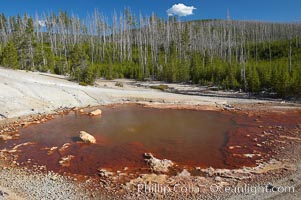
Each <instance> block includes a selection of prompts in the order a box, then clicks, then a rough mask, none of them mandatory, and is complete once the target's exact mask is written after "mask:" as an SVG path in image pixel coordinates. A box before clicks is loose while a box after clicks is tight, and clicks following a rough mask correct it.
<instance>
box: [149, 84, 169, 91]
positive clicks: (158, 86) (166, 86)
mask: <svg viewBox="0 0 301 200" xmlns="http://www.w3.org/2000/svg"><path fill="white" fill-rule="evenodd" d="M150 88H152V89H156V90H161V91H164V90H167V89H168V88H169V87H168V85H162V84H160V85H152V86H150Z"/></svg>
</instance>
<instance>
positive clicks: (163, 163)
mask: <svg viewBox="0 0 301 200" xmlns="http://www.w3.org/2000/svg"><path fill="white" fill-rule="evenodd" d="M144 158H145V161H146V162H147V164H148V165H150V167H151V169H152V170H153V171H154V172H168V171H169V169H168V168H169V167H172V166H173V165H174V163H173V162H172V161H171V160H167V159H163V160H160V159H158V158H155V157H154V156H153V154H151V153H144Z"/></svg>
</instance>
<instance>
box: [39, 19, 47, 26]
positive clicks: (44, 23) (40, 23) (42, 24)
mask: <svg viewBox="0 0 301 200" xmlns="http://www.w3.org/2000/svg"><path fill="white" fill-rule="evenodd" d="M38 24H39V26H41V27H46V21H45V20H39V21H38Z"/></svg>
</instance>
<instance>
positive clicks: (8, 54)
mask: <svg viewBox="0 0 301 200" xmlns="http://www.w3.org/2000/svg"><path fill="white" fill-rule="evenodd" d="M2 65H3V66H5V67H8V68H12V69H18V68H19V63H18V54H17V51H16V49H15V47H14V44H13V43H12V42H11V41H9V42H8V43H7V45H6V46H5V48H4V50H3V53H2Z"/></svg>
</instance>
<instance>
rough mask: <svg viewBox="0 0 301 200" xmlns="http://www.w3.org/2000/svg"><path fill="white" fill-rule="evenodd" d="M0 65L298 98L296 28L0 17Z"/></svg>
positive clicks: (86, 79) (300, 71) (300, 42)
mask: <svg viewBox="0 0 301 200" xmlns="http://www.w3.org/2000/svg"><path fill="white" fill-rule="evenodd" d="M0 55H1V56H0V63H1V65H3V66H5V67H8V68H13V69H22V70H32V71H42V72H51V73H56V74H64V75H68V76H69V77H70V79H72V80H74V81H78V82H79V83H81V84H93V82H94V80H95V78H97V77H105V78H107V79H113V78H134V79H138V80H145V79H152V80H163V81H166V82H190V83H195V84H201V85H210V86H217V87H219V88H221V89H234V90H239V89H240V90H243V91H246V92H252V93H259V92H267V93H275V94H276V95H277V96H280V97H290V96H301V23H300V22H294V23H267V22H257V21H234V20H230V19H228V20H196V21H181V19H180V18H176V17H169V18H168V19H163V18H159V17H157V16H156V15H155V14H152V15H151V16H143V15H142V14H139V15H135V14H134V13H132V12H131V11H130V9H125V10H124V12H122V13H120V14H117V13H116V12H114V13H113V14H112V16H110V17H108V16H105V15H103V14H102V13H101V12H99V11H98V10H95V11H94V12H93V13H90V14H88V15H87V17H86V18H85V19H82V18H79V17H77V16H75V15H70V14H68V13H67V12H59V13H58V14H56V13H48V14H46V13H44V14H41V15H39V14H36V15H35V16H28V15H26V14H25V15H23V16H20V15H18V16H10V17H8V18H7V17H6V16H5V15H4V14H1V15H0Z"/></svg>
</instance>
